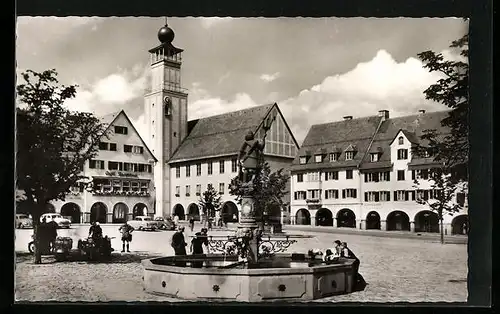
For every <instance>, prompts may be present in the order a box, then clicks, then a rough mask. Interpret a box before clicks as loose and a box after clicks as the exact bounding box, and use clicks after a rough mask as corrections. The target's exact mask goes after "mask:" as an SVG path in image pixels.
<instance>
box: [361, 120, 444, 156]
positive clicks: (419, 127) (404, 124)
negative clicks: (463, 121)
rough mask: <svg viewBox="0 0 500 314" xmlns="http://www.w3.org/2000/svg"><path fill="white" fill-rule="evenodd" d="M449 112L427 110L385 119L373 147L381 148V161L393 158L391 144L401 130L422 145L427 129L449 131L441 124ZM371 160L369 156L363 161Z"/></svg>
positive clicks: (408, 137)
mask: <svg viewBox="0 0 500 314" xmlns="http://www.w3.org/2000/svg"><path fill="white" fill-rule="evenodd" d="M448 113H449V110H446V111H435V112H426V113H420V114H416V115H410V116H403V117H397V118H391V119H387V120H385V121H383V122H382V124H381V125H380V128H379V130H378V132H377V134H376V135H375V138H374V139H373V143H372V147H380V148H381V155H380V159H379V161H380V162H383V161H390V160H391V154H390V146H391V144H392V143H393V141H394V140H395V139H396V137H397V136H398V134H399V132H400V131H401V132H403V134H404V135H405V137H406V138H407V139H408V140H409V141H410V142H411V143H412V144H421V145H425V141H423V140H422V139H421V136H422V135H423V134H424V131H425V130H436V132H437V133H438V134H446V133H448V130H447V128H445V127H443V126H442V125H441V121H442V120H443V119H444V118H446V117H447V116H448ZM412 159H418V157H415V156H414V157H413V158H412ZM369 162H370V159H369V156H367V157H366V158H365V159H364V160H363V163H369Z"/></svg>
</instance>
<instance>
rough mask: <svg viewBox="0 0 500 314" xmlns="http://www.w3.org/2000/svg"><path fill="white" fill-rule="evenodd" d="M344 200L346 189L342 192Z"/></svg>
mask: <svg viewBox="0 0 500 314" xmlns="http://www.w3.org/2000/svg"><path fill="white" fill-rule="evenodd" d="M342 198H345V189H344V190H342Z"/></svg>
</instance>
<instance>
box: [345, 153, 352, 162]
mask: <svg viewBox="0 0 500 314" xmlns="http://www.w3.org/2000/svg"><path fill="white" fill-rule="evenodd" d="M353 158H354V152H345V160H352V159H353Z"/></svg>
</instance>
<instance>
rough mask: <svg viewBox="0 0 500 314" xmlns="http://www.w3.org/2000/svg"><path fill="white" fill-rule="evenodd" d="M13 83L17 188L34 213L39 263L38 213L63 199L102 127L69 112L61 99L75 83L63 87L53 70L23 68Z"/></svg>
mask: <svg viewBox="0 0 500 314" xmlns="http://www.w3.org/2000/svg"><path fill="white" fill-rule="evenodd" d="M21 77H22V78H23V80H24V83H23V84H20V85H18V86H17V98H18V102H19V106H18V108H17V124H16V127H17V132H16V140H17V151H16V177H17V180H16V187H17V189H19V190H22V191H24V194H25V200H24V202H26V203H27V205H28V206H27V207H28V208H29V211H30V214H31V215H32V217H33V225H34V237H35V243H36V245H35V255H34V262H35V263H36V264H39V263H41V252H40V236H39V232H38V230H39V225H40V217H41V215H42V214H43V213H45V212H46V210H47V205H48V204H49V202H50V201H53V200H62V201H64V199H65V196H66V195H67V194H68V193H70V188H71V187H73V186H76V185H78V184H79V183H80V182H81V180H82V179H85V177H84V176H83V175H82V170H83V167H84V164H85V162H86V161H87V160H89V159H91V158H93V157H94V156H96V154H97V152H98V144H99V141H100V139H101V136H103V135H105V134H104V132H105V130H106V126H105V125H104V124H102V123H101V121H100V120H99V119H98V118H96V117H95V116H93V115H92V114H91V113H85V112H74V111H70V110H69V109H67V108H66V107H65V106H64V103H65V101H66V100H68V99H71V98H74V97H75V95H76V87H77V86H76V85H70V86H64V85H61V84H59V81H58V80H57V72H56V71H55V70H54V69H51V70H46V71H43V72H41V73H38V72H35V71H32V70H27V71H26V72H23V73H22V74H21Z"/></svg>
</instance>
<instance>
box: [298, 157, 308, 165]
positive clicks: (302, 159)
mask: <svg viewBox="0 0 500 314" xmlns="http://www.w3.org/2000/svg"><path fill="white" fill-rule="evenodd" d="M299 162H300V164H301V165H303V164H305V163H306V162H307V158H306V157H300V159H299Z"/></svg>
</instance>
